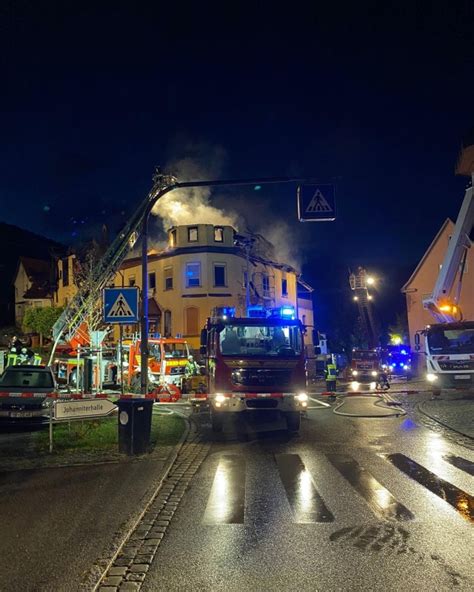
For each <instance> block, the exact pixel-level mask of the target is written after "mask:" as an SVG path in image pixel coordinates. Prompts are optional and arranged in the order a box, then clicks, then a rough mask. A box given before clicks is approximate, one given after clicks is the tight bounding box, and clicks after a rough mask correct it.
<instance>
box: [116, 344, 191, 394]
mask: <svg viewBox="0 0 474 592" xmlns="http://www.w3.org/2000/svg"><path fill="white" fill-rule="evenodd" d="M140 347H141V341H140V339H134V340H132V341H131V342H128V343H127V342H125V343H124V344H123V352H124V354H123V355H124V360H123V377H124V381H125V383H126V384H128V385H129V386H130V387H133V388H139V387H140V363H141V358H140ZM148 349H149V357H148V379H149V383H150V388H152V389H154V388H156V387H158V386H163V385H165V384H166V385H173V386H175V387H177V388H179V389H180V390H181V389H182V387H183V379H184V372H185V368H186V364H187V363H188V357H189V349H188V344H187V343H186V340H184V339H181V338H178V337H175V338H172V337H170V338H149V339H148Z"/></svg>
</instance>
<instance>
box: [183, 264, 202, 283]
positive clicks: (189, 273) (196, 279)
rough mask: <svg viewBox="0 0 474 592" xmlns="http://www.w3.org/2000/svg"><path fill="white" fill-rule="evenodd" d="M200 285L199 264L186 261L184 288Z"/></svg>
mask: <svg viewBox="0 0 474 592" xmlns="http://www.w3.org/2000/svg"><path fill="white" fill-rule="evenodd" d="M200 285H201V264H200V263H186V288H197V287H199V286H200Z"/></svg>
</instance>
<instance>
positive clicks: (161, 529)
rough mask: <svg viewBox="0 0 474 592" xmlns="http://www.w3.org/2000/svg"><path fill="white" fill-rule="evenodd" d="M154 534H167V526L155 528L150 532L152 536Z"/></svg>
mask: <svg viewBox="0 0 474 592" xmlns="http://www.w3.org/2000/svg"><path fill="white" fill-rule="evenodd" d="M154 532H166V526H154V527H153V528H152V529H151V530H150V534H153V533H154Z"/></svg>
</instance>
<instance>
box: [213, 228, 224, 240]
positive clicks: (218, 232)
mask: <svg viewBox="0 0 474 592" xmlns="http://www.w3.org/2000/svg"><path fill="white" fill-rule="evenodd" d="M214 241H215V242H216V243H223V242H224V229H223V228H222V226H214Z"/></svg>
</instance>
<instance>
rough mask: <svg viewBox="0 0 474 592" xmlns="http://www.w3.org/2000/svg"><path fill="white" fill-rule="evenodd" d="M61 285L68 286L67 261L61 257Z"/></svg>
mask: <svg viewBox="0 0 474 592" xmlns="http://www.w3.org/2000/svg"><path fill="white" fill-rule="evenodd" d="M63 286H69V261H68V259H67V257H66V258H65V259H63Z"/></svg>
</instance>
